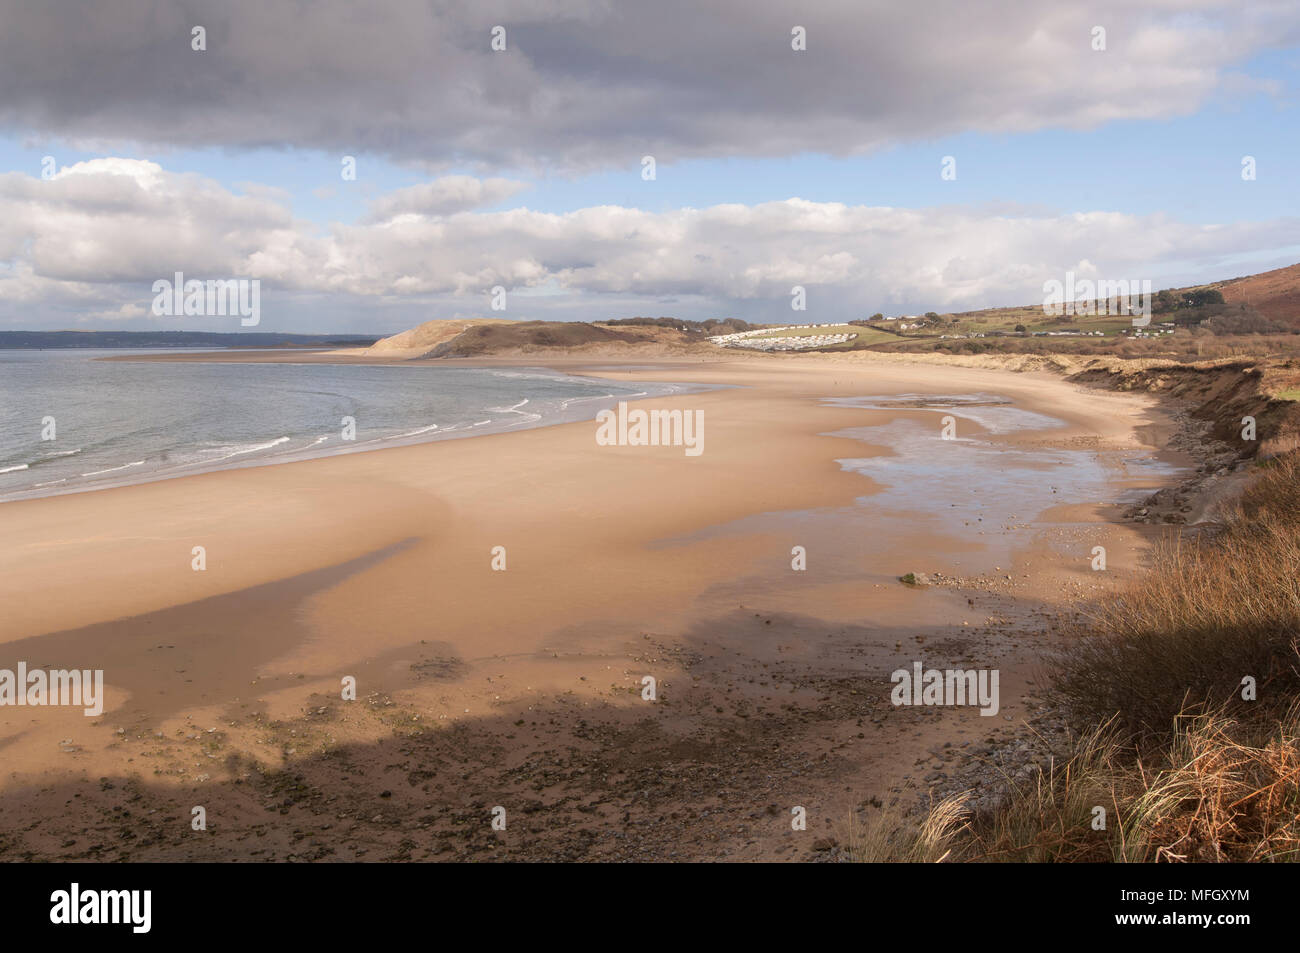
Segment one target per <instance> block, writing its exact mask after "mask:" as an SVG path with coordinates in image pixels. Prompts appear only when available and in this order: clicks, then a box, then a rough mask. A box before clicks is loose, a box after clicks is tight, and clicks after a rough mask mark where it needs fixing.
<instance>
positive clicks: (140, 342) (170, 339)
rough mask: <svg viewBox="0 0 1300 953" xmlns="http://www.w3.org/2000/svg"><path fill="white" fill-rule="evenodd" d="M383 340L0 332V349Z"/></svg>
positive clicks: (366, 340) (372, 338)
mask: <svg viewBox="0 0 1300 953" xmlns="http://www.w3.org/2000/svg"><path fill="white" fill-rule="evenodd" d="M382 337H383V335H382V334H381V335H370V334H279V333H276V332H272V331H245V332H221V331H0V350H41V349H52V348H106V349H118V348H195V347H256V348H272V347H285V348H291V347H369V346H370V345H372V344H374V343H375V342H376V341H378V340H379V339H380V338H382Z"/></svg>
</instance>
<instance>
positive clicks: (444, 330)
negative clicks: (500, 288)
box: [366, 318, 512, 357]
mask: <svg viewBox="0 0 1300 953" xmlns="http://www.w3.org/2000/svg"><path fill="white" fill-rule="evenodd" d="M510 323H512V322H510V321H508V320H506V319H504V318H474V319H472V320H464V321H459V320H446V321H441V320H439V321H426V322H424V324H421V325H419V326H417V327H414V328H411V329H410V330H408V331H402V332H401V333H400V334H394V335H393V336H392V337H386V338H381V339H380V340H378V341H376V342H375V343H374V344H372V345H371V346H370V347H368V348H366V355H367V356H373V357H423V356H424V355H426V354H428V353H429V352H430V351H432V350H433V349H434V348H436V347H437V346H438V345H439V344H442V343H444V342H446V341H450V340H451V339H452V338H454V337H456V336H457V335H458V334H461V333H462V332H464V331H466V330H468V329H469V328H472V327H478V326H483V325H493V324H510Z"/></svg>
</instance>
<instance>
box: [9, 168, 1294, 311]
mask: <svg viewBox="0 0 1300 953" xmlns="http://www.w3.org/2000/svg"><path fill="white" fill-rule="evenodd" d="M457 188H458V190H459V191H458V194H465V195H469V196H474V195H479V196H481V195H484V194H487V192H489V191H491V189H492V188H497V187H496V186H490V185H484V186H483V187H482V188H479V187H476V186H471V185H468V184H465V183H460V184H459V185H458V187H457ZM426 197H427V195H426V194H425V193H422V192H412V191H411V190H401V191H399V192H397V193H393V194H390V195H388V196H383V197H381V198H380V199H378V200H377V202H376V207H378V208H384V209H390V210H399V209H406V208H415V207H420V203H421V202H422V201H423V200H424V199H425V198H426ZM424 207H426V208H427V207H431V206H424ZM1296 227H1297V223H1296V222H1295V221H1294V220H1293V219H1276V220H1273V221H1267V222H1250V223H1240V224H1232V225H1220V224H1200V225H1198V224H1187V223H1183V222H1176V221H1173V220H1171V219H1169V218H1167V217H1164V216H1135V215H1128V214H1122V213H1118V212H1110V211H1094V212H1088V213H1079V214H1050V213H1046V212H1044V211H1042V210H1041V209H1034V210H1032V211H1029V210H1025V211H1023V212H1017V211H1016V210H1014V209H1007V208H1006V207H1002V208H1000V209H999V210H997V211H990V210H988V209H985V208H969V207H943V208H927V209H901V208H885V207H870V206H850V205H844V204H840V203H822V202H810V201H806V200H803V199H799V198H790V199H787V200H784V201H779V202H765V203H762V204H758V205H753V206H747V205H738V204H728V205H717V206H713V207H709V208H702V209H693V208H682V209H672V210H668V211H662V212H650V211H644V210H639V209H629V208H622V207H618V206H596V207H591V208H583V209H578V210H576V211H572V212H568V213H564V214H555V213H546V212H538V211H532V210H529V209H526V208H514V209H509V210H505V211H496V212H455V213H452V214H438V215H428V214H414V213H411V212H401V213H395V214H394V215H393V217H387V218H384V219H383V220H381V221H367V222H363V223H360V224H343V223H336V224H334V225H332V226H331V227H330V228H329V229H328V231H327V232H326V233H324V234H321V233H320V232H319V230H318V229H317V228H316V227H315V226H314V225H311V224H309V223H306V222H302V221H297V220H295V219H293V217H292V216H291V214H290V213H289V211H288V209H287V208H286V207H285V206H284V205H283V204H281V203H280V202H279V201H278V200H277V199H276V197H275V195H274V194H273V193H272V194H259V195H255V196H254V195H239V194H235V193H232V192H230V191H228V190H226V189H224V188H222V187H221V186H219V185H218V184H216V183H214V182H212V181H211V180H209V179H205V178H202V177H200V176H195V175H189V174H181V173H175V172H169V171H167V170H165V169H163V168H162V167H161V166H159V165H157V164H156V163H152V162H141V161H137V160H126V159H97V160H94V161H92V162H86V163H82V164H81V165H79V166H74V167H72V168H70V169H67V170H64V171H63V172H61V173H60V174H59V175H58V176H56V177H55V178H54V179H53V180H51V181H43V180H40V179H36V178H32V177H29V176H25V175H21V174H17V173H10V174H7V175H0V301H5V302H9V303H11V304H16V303H22V304H24V305H31V304H33V303H38V304H39V303H41V302H43V301H47V302H51V303H57V304H58V305H59V307H62V308H73V309H79V310H82V311H90V312H96V313H112V314H114V315H116V316H117V318H119V319H121V318H129V317H132V316H133V315H134V314H135V312H134V311H133V310H132V309H131V305H132V303H133V302H138V301H139V300H141V299H142V297H143V296H144V289H145V288H147V287H148V286H149V285H151V284H152V282H153V281H154V280H155V279H158V278H170V277H171V275H172V273H173V272H176V271H182V272H184V273H185V274H186V275H187V277H198V278H226V277H236V278H260V279H261V280H262V282H263V284H264V286H267V287H268V288H269V289H270V290H271V291H273V292H275V293H279V294H282V295H286V296H293V295H299V296H306V295H318V294H332V295H343V296H355V297H358V298H369V299H383V300H384V301H386V302H389V303H391V302H392V301H394V300H396V301H401V300H409V301H412V302H417V301H437V302H439V303H440V304H441V305H443V306H446V305H451V306H453V307H455V308H457V309H462V308H464V309H469V310H470V311H471V312H472V311H473V310H474V309H476V308H477V307H479V305H480V304H481V303H482V302H484V301H485V300H486V298H485V296H486V294H487V292H488V291H489V289H490V288H492V287H493V286H494V285H498V284H499V285H503V286H505V287H506V288H507V289H510V290H511V292H512V298H511V300H512V302H513V307H514V308H515V309H516V310H515V311H514V312H512V316H523V315H521V314H520V313H519V309H520V308H523V309H525V310H526V309H529V308H532V309H535V310H537V311H538V313H540V312H541V311H545V312H546V313H547V316H550V317H556V316H563V315H562V313H561V312H560V311H559V309H560V308H561V307H562V306H563V304H564V303H565V301H566V300H567V301H570V302H572V301H574V300H577V299H581V300H582V302H583V307H584V308H585V309H587V311H586V312H584V316H586V317H612V316H618V315H619V314H625V313H627V309H628V308H632V307H635V308H638V309H642V308H644V307H646V304H647V303H648V302H655V301H659V302H663V303H664V304H665V307H664V309H663V310H661V311H659V312H658V313H664V314H670V313H674V310H673V308H672V307H671V305H672V304H673V303H678V304H682V305H683V307H685V306H686V305H687V304H689V307H690V308H691V309H693V310H695V311H696V312H697V313H698V312H699V310H701V309H705V310H710V311H711V313H713V314H735V315H737V316H740V317H750V318H756V319H764V320H791V319H793V318H795V317H799V318H813V317H821V316H824V317H826V318H828V319H831V318H834V319H841V318H851V317H857V316H861V315H863V314H869V313H871V312H874V311H876V310H886V311H888V310H891V309H898V310H901V309H904V308H911V309H918V308H919V309H929V308H934V309H936V310H958V309H964V308H977V307H984V306H988V305H993V304H1010V303H1025V302H1032V301H1036V300H1038V299H1039V298H1040V297H1041V288H1042V283H1043V281H1045V280H1047V279H1049V278H1060V277H1061V276H1062V275H1063V273H1064V272H1065V271H1066V270H1074V271H1075V272H1076V273H1078V274H1085V273H1088V274H1096V275H1098V276H1100V277H1108V278H1109V277H1113V278H1138V279H1141V278H1151V279H1152V280H1153V281H1154V282H1155V283H1156V285H1157V287H1159V286H1160V278H1161V277H1162V276H1165V275H1169V274H1173V273H1186V272H1187V271H1188V270H1200V271H1202V272H1209V273H1210V274H1209V276H1210V277H1214V276H1217V275H1216V274H1215V273H1214V269H1215V268H1216V267H1220V268H1226V267H1227V265H1226V263H1227V262H1229V261H1231V262H1232V263H1233V264H1232V266H1231V267H1232V269H1233V273H1234V274H1235V273H1240V271H1241V268H1240V265H1239V262H1240V261H1241V260H1242V259H1243V256H1247V257H1248V256H1251V255H1254V256H1256V257H1257V258H1261V259H1262V258H1265V257H1268V258H1270V259H1271V258H1272V257H1274V256H1275V254H1276V250H1278V249H1283V248H1286V247H1287V246H1289V245H1291V244H1292V243H1293V240H1294V235H1295V234H1296ZM796 284H799V285H804V286H805V287H806V288H807V289H808V301H809V311H808V312H807V313H805V314H801V315H796V314H794V313H793V312H791V311H790V310H789V300H790V290H791V287H792V286H793V285H796ZM542 292H544V294H541V293H542ZM601 308H603V309H604V312H603V313H593V309H594V310H595V311H599V309H601ZM678 310H680V309H678ZM27 313H29V314H31V313H34V312H32V311H31V310H30V309H29V310H28V312H27ZM530 313H532V312H530ZM683 316H685V315H684V314H683ZM385 322H386V325H385V327H386V328H389V327H391V323H389V318H388V317H387V316H386V317H385ZM354 326H356V327H358V328H361V327H364V321H358V322H356V323H354ZM308 329H309V328H306V327H304V328H303V330H308Z"/></svg>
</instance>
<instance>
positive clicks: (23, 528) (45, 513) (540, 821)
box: [0, 354, 1172, 860]
mask: <svg viewBox="0 0 1300 953" xmlns="http://www.w3.org/2000/svg"><path fill="white" fill-rule="evenodd" d="M219 357H220V358H222V359H229V356H228V355H221V356H219ZM280 359H290V360H300V359H301V356H300V355H293V354H289V355H284V354H282V355H281V356H280ZM330 359H333V358H330ZM450 363H458V364H460V365H461V366H463V364H464V362H450ZM478 363H494V364H500V363H501V362H500V361H491V362H488V361H484V362H478ZM518 363H523V364H529V363H531V364H533V365H537V364H546V365H547V366H552V367H560V368H562V369H563V368H570V369H582V370H583V372H584V373H594V374H606V375H608V376H610V377H616V378H621V379H627V380H650V379H654V380H679V381H699V382H706V383H717V384H726V385H730V389H726V390H719V391H712V392H708V393H704V394H694V395H688V396H680V397H674V398H661V399H656V400H654V401H652V402H650V403H651V405H652V406H655V407H680V408H689V409H696V408H698V409H702V410H703V411H704V415H705V452H704V454H703V455H702V456H699V457H688V456H686V455H685V454H684V453H683V452H682V450H681V449H680V448H661V447H601V446H597V444H596V442H595V440H594V432H595V425H594V423H590V422H584V423H577V424H566V425H561V426H555V427H548V428H543V429H537V430H531V431H525V432H518V433H511V434H504V435H493V436H483V437H476V438H473V439H469V440H460V441H448V442H443V443H431V444H426V445H419V446H409V447H400V448H390V449H385V450H380V451H375V452H370V453H358V454H351V455H346V456H340V457H333V458H326V459H320V460H312V461H307V462H301V463H292V464H284V465H278V466H268V467H260V468H248V469H241V470H233V471H227V472H216V473H209V474H202V475H197V476H189V477H184V478H180V479H174V480H168V481H163V482H159V483H153V484H147V485H141V486H134V487H124V488H118V489H110V490H103V491H97V492H92V493H83V494H77V495H69V496H63V497H55V498H48V499H40V500H31V501H22V502H13V503H6V504H3V505H0V527H2V532H3V539H4V543H5V544H4V547H3V551H2V552H0V598H2V599H3V604H4V606H5V612H4V614H3V618H2V619H0V667H9V668H13V667H15V666H16V663H17V661H18V660H24V661H26V662H27V663H28V665H29V667H44V668H61V667H69V668H70V667H75V668H81V669H85V668H92V669H94V668H102V669H104V671H105V673H106V674H105V679H106V681H107V683H108V703H107V707H106V709H105V711H104V713H103V715H102V716H101V717H98V718H87V717H85V716H83V715H82V713H81V711H80V709H67V708H12V707H6V708H0V739H3V740H2V742H0V743H2V744H3V746H4V754H5V760H4V765H5V772H4V775H3V787H2V788H0V857H3V858H4V859H10V860H13V859H24V858H40V859H78V858H80V859H88V858H89V859H136V860H161V859H211V860H236V859H239V860H264V859H279V860H283V859H294V860H352V859H364V860H381V859H392V860H406V859H410V860H426V859H486V858H517V859H538V860H546V859H638V858H639V859H729V860H738V859H807V858H810V857H813V856H818V855H819V853H818V852H819V851H824V850H825V848H826V847H827V846H828V845H829V844H830V843H832V842H833V841H835V840H836V839H839V840H842V839H843V837H844V834H845V829H846V826H847V823H848V820H849V817H850V815H851V814H852V813H853V812H854V811H861V810H871V807H870V802H871V799H872V798H876V797H881V796H886V795H887V792H888V789H889V787H890V786H891V785H892V784H894V783H896V782H898V781H900V780H902V779H903V778H904V777H905V776H911V778H912V779H913V780H917V779H918V778H919V777H920V775H921V774H922V773H923V768H922V769H918V764H923V763H924V762H925V761H926V759H927V752H928V751H930V750H932V749H933V748H934V746H935V745H936V743H942V742H945V741H947V742H951V743H952V744H953V746H954V747H953V750H954V751H957V750H961V746H962V745H969V744H970V743H971V742H972V741H977V740H979V739H984V738H987V737H992V736H995V735H997V734H998V733H999V732H1008V731H1012V730H1014V728H1015V726H1016V725H1017V724H1018V723H1020V722H1021V721H1022V720H1023V718H1024V717H1025V716H1026V715H1027V714H1028V713H1029V712H1031V711H1032V708H1033V703H1032V697H1031V696H1030V695H1029V694H1028V693H1029V692H1030V691H1031V687H1030V685H1031V682H1032V680H1033V677H1034V673H1035V668H1036V666H1037V664H1038V662H1039V660H1040V659H1041V658H1042V655H1043V653H1044V651H1045V650H1046V649H1047V648H1049V647H1050V646H1051V645H1052V644H1053V643H1054V642H1055V641H1059V639H1060V635H1059V633H1057V632H1056V631H1055V627H1056V626H1057V624H1058V623H1059V622H1060V621H1061V620H1062V619H1063V618H1066V617H1068V616H1069V615H1070V614H1071V613H1072V612H1073V611H1074V608H1075V606H1076V604H1077V602H1078V600H1079V599H1080V598H1091V597H1094V596H1095V595H1096V594H1097V593H1099V592H1102V591H1104V587H1105V586H1108V585H1113V584H1114V583H1115V581H1116V580H1118V579H1121V578H1122V577H1123V576H1124V575H1125V574H1126V573H1128V572H1131V571H1133V570H1134V568H1135V567H1136V566H1137V565H1138V563H1139V561H1140V559H1141V556H1142V554H1143V552H1144V551H1145V549H1146V546H1147V544H1148V541H1149V538H1150V534H1151V533H1153V532H1155V531H1154V530H1153V529H1152V528H1148V527H1139V526H1133V525H1120V524H1118V523H1116V522H1112V521H1113V520H1114V519H1115V518H1116V514H1117V512H1118V507H1108V506H1099V505H1097V501H1095V500H1090V499H1069V498H1061V500H1060V505H1058V506H1056V507H1055V508H1054V509H1052V510H1051V511H1049V512H1026V513H1023V514H1018V517H1019V519H1018V521H1017V522H1016V523H1014V524H1008V525H1005V526H992V525H980V526H979V527H973V526H968V525H958V524H960V522H961V521H952V522H953V525H947V524H945V523H943V522H942V521H939V522H938V523H936V521H935V518H934V514H927V513H926V512H925V508H926V501H925V500H923V499H918V500H917V501H916V507H917V512H916V514H915V517H916V518H915V521H914V524H913V528H912V529H911V530H910V531H908V532H906V533H901V534H900V533H898V532H896V531H893V532H891V531H889V530H888V529H887V528H884V527H883V524H882V529H881V530H880V532H878V533H877V532H871V531H868V532H861V531H860V527H862V526H870V525H873V524H870V523H863V522H862V517H861V508H862V507H869V505H870V499H869V498H870V496H871V495H872V494H873V493H874V492H875V491H876V490H877V489H878V487H877V486H876V484H874V483H873V482H872V481H871V480H870V479H868V478H867V477H865V476H862V475H860V474H858V473H853V472H845V471H843V470H841V468H840V466H839V465H838V464H836V463H835V459H836V458H839V457H855V458H863V457H868V456H870V455H871V454H873V453H889V452H890V451H889V448H888V447H877V448H874V449H873V448H871V447H869V446H868V445H867V444H864V443H863V442H861V441H860V440H854V439H849V438H846V437H831V436H824V435H823V434H825V433H827V432H829V431H835V430H839V429H841V428H845V427H853V426H864V425H869V424H876V423H883V422H886V421H888V420H890V419H893V418H896V417H901V416H906V415H908V414H916V413H920V412H918V411H907V410H900V411H879V410H862V409H850V408H844V407H833V406H827V405H825V404H823V403H820V402H819V400H818V398H823V397H830V396H836V395H839V396H853V395H862V394H885V393H911V392H923V393H943V394H958V393H970V392H986V393H994V394H1000V395H1004V396H1006V397H1009V398H1011V399H1013V400H1014V401H1015V402H1016V404H1017V405H1018V406H1020V407H1023V408H1026V409H1030V410H1035V411H1039V412H1042V413H1046V414H1049V415H1052V416H1054V417H1057V418H1060V419H1062V420H1064V421H1066V423H1067V424H1068V426H1067V427H1066V428H1064V429H1054V430H1044V431H1039V432H1024V433H1020V434H1017V435H1015V437H1014V438H1011V439H1009V440H1007V446H1009V447H1010V446H1014V445H1020V446H1024V447H1068V448H1075V449H1087V450H1090V451H1096V452H1097V453H1098V454H1099V455H1100V457H1101V458H1102V459H1103V460H1107V461H1110V460H1119V459H1120V458H1121V457H1122V456H1123V453H1122V452H1123V451H1126V450H1131V449H1133V448H1138V447H1142V446H1147V447H1159V446H1161V445H1162V443H1163V440H1164V438H1165V436H1166V435H1167V434H1168V432H1169V430H1170V428H1171V426H1172V424H1171V422H1170V420H1169V419H1168V417H1167V416H1166V415H1165V414H1164V412H1163V411H1162V410H1161V409H1160V408H1159V407H1158V406H1156V405H1155V404H1154V402H1153V401H1152V400H1151V399H1150V398H1146V397H1142V396H1138V395H1132V394H1113V393H1105V392H1097V391H1088V390H1083V389H1082V388H1079V387H1077V386H1075V385H1071V384H1068V383H1065V382H1063V381H1062V380H1060V379H1059V378H1057V377H1053V376H1051V375H1047V374H1008V373H1005V372H998V371H992V370H985V369H979V368H959V367H934V366H925V365H908V364H901V363H886V362H879V361H873V360H871V359H870V358H869V357H867V356H862V357H855V356H852V355H844V356H841V357H837V358H834V359H831V360H824V359H818V358H811V357H803V358H788V359H786V358H775V359H767V358H749V357H737V358H736V359H734V360H726V361H719V362H713V363H700V362H689V363H687V362H683V363H681V364H678V365H672V364H662V365H659V366H657V367H655V368H654V369H647V368H644V367H638V368H633V369H611V368H609V367H604V368H597V369H592V368H591V367H590V366H588V365H579V364H577V363H576V362H572V361H570V362H565V361H555V360H546V361H544V360H540V359H531V360H529V359H522V360H520V361H519V362H518ZM936 439H937V436H936ZM1113 472H1114V482H1115V485H1116V486H1117V487H1119V486H1122V485H1143V486H1154V485H1158V482H1157V481H1153V478H1152V477H1151V476H1150V475H1149V474H1148V475H1145V476H1138V477H1136V478H1132V477H1129V476H1128V475H1127V473H1126V472H1125V471H1123V470H1122V469H1121V467H1120V466H1119V464H1118V463H1117V464H1116V465H1115V467H1114V468H1113ZM960 478H961V475H960V474H955V475H954V479H960ZM862 497H868V500H867V501H866V502H865V503H855V502H854V501H855V500H858V499H860V498H862ZM855 507H856V508H858V509H857V510H856V512H857V513H858V515H857V516H856V517H853V518H852V519H856V520H858V522H856V523H852V522H851V520H850V521H847V522H845V521H841V520H840V519H839V518H838V517H836V515H835V514H837V513H840V514H845V513H850V512H853V511H854V510H853V508H855ZM764 514H769V516H764ZM770 514H804V516H790V515H787V516H785V517H779V518H778V517H772V516H770ZM810 514H811V515H810ZM818 514H820V517H821V518H817V517H818ZM828 515H829V518H827V516H828ZM891 515H892V516H893V517H896V518H901V519H903V520H906V519H907V517H908V514H907V513H905V512H902V513H894V514H891ZM848 519H849V518H848V517H846V520H848ZM850 525H852V526H853V527H854V529H853V531H852V532H851V533H849V532H847V531H845V530H843V529H842V528H843V527H847V526H850ZM893 525H898V520H897V519H896V520H895V522H894V524H893ZM1144 534H1146V535H1144ZM1097 544H1104V545H1106V546H1107V547H1108V552H1109V560H1110V568H1111V571H1110V572H1108V573H1106V574H1098V573H1092V572H1091V571H1090V570H1089V568H1088V561H1087V556H1086V554H1087V553H1088V551H1089V550H1090V549H1091V547H1092V546H1093V545H1097ZM794 545H802V546H804V547H806V548H807V551H808V554H809V555H808V570H807V571H806V572H794V571H792V570H791V568H790V561H791V555H790V554H791V547H792V546H794ZM195 546H203V547H205V549H206V553H207V569H206V571H203V572H196V571H194V570H193V569H192V568H191V560H192V556H191V551H192V548H193V547H195ZM495 546H504V547H505V548H506V554H507V556H506V558H507V569H506V571H504V572H498V571H493V569H492V568H491V550H492V548H493V547H495ZM994 554H1003V555H997V556H995V555H994ZM994 558H996V559H997V560H998V562H997V565H996V568H995V567H994V566H993V565H989V563H991V562H992V561H993V560H994ZM908 571H924V572H934V571H939V572H945V573H949V574H952V575H954V576H960V577H961V578H962V579H963V580H964V582H963V583H961V584H959V585H947V586H932V587H928V588H916V589H914V588H908V587H905V586H903V585H901V584H899V583H898V582H897V581H896V578H895V577H896V576H897V575H899V574H901V573H904V572H908ZM1103 576H1104V579H1103V578H1102V577H1103ZM921 646H924V647H925V648H924V658H925V659H926V664H927V665H932V664H933V665H941V664H943V662H944V660H945V659H947V660H949V661H948V664H957V663H959V662H960V663H964V664H965V665H967V666H971V667H991V666H994V667H999V668H1000V669H1001V671H1002V696H1003V698H1002V710H1001V712H1000V713H999V716H997V717H996V718H991V719H990V718H981V717H980V716H979V715H978V713H977V712H975V711H974V710H972V709H951V708H949V709H939V708H927V709H911V708H898V709H896V708H893V707H892V706H891V705H890V704H889V700H888V692H889V684H888V673H889V672H890V671H892V670H893V669H894V668H896V667H899V666H900V665H909V664H910V662H911V661H912V660H913V659H916V658H919V657H921V655H919V654H918V653H919V652H921V651H922V649H921V648H920V647H921ZM646 675H651V676H653V677H654V678H655V679H656V680H657V687H658V699H657V700H656V701H653V702H649V701H644V700H643V699H642V697H641V687H642V678H643V676H646ZM345 676H351V677H354V678H355V679H356V681H357V685H358V700H356V701H343V700H341V698H340V686H341V680H342V679H343V678H344V677H345ZM498 805H500V806H502V807H504V808H506V812H507V829H506V830H505V831H504V832H500V831H493V830H492V828H491V826H490V821H491V811H492V808H493V807H495V806H498ZM796 805H799V806H803V807H805V808H806V809H807V811H808V817H809V823H808V830H807V831H804V832H795V831H792V830H791V825H790V809H791V807H792V806H796ZM195 806H202V807H204V808H205V810H206V814H207V830H206V831H193V830H191V823H190V818H191V809H192V808H193V807H195ZM814 847H816V848H817V850H814Z"/></svg>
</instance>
